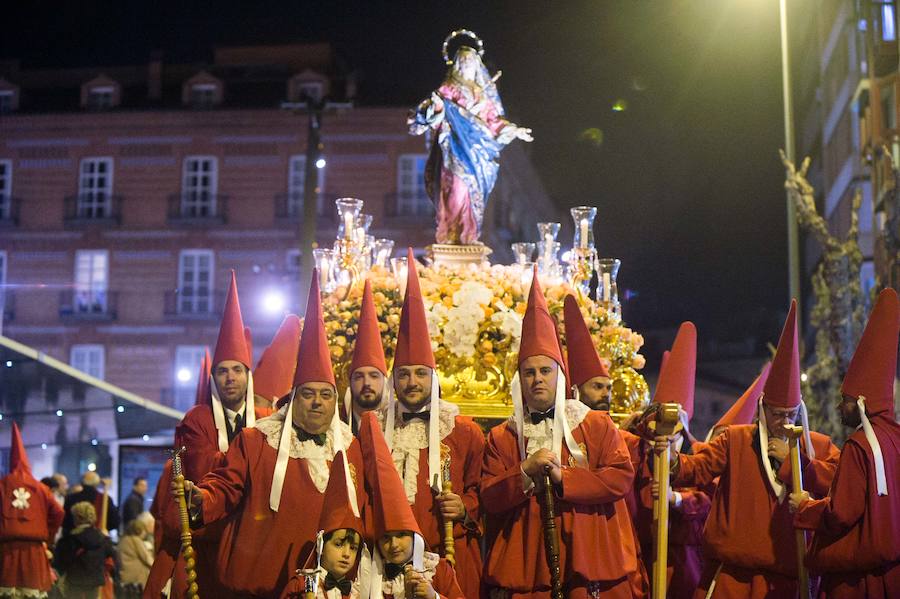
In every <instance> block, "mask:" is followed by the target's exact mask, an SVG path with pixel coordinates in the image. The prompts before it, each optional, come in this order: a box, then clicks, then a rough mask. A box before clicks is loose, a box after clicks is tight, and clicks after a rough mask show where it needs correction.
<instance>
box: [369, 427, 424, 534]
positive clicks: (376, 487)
mask: <svg viewBox="0 0 900 599" xmlns="http://www.w3.org/2000/svg"><path fill="white" fill-rule="evenodd" d="M359 444H360V450H361V451H362V456H363V464H365V469H366V484H367V485H368V487H369V488H368V490H369V500H370V503H371V507H372V527H373V528H372V530H371V531H369V532H370V533H372V536H373V538H374V539H375V540H376V541H377V540H378V539H379V538H381V537H382V536H384V533H386V532H391V531H401V530H408V531H411V532H413V533H416V534H418V535H420V536H421V535H422V531H421V530H419V524H418V523H417V522H416V517H415V516H414V515H413V512H412V509H411V508H410V507H409V501H408V500H407V499H406V491H404V490H403V482H402V481H401V480H400V475H399V474H398V473H397V469H396V467H395V466H394V460H393V458H392V457H391V450H390V449H388V446H387V443H386V442H385V440H384V435H383V434H382V432H381V427H380V426H379V425H378V419H377V417H376V416H375V412H366V413H365V414H363V416H362V421H361V422H360V425H359Z"/></svg>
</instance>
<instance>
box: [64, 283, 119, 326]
mask: <svg viewBox="0 0 900 599" xmlns="http://www.w3.org/2000/svg"><path fill="white" fill-rule="evenodd" d="M118 299H119V294H118V293H117V292H115V291H108V290H105V289H88V290H84V291H79V290H74V291H62V292H60V294H59V316H60V317H61V318H69V319H78V320H82V319H83V320H115V319H116V316H117V315H118Z"/></svg>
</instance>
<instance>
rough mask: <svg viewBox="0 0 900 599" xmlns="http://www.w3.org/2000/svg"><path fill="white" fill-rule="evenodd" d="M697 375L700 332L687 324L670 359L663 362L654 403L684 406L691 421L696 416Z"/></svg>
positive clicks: (682, 324) (692, 324)
mask: <svg viewBox="0 0 900 599" xmlns="http://www.w3.org/2000/svg"><path fill="white" fill-rule="evenodd" d="M696 373H697V328H696V327H695V326H694V323H692V322H683V323H681V326H680V327H679V328H678V334H677V335H676V336H675V342H674V343H673V344H672V350H671V352H670V353H669V357H668V359H664V360H663V367H662V369H661V370H660V372H659V381H657V383H656V393H655V394H654V395H653V402H654V403H677V404H681V407H682V408H684V411H685V412H687V415H688V418H689V419H690V418H691V417H692V416H693V415H694V380H695V378H696Z"/></svg>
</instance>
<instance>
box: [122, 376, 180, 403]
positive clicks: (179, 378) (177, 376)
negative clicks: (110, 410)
mask: <svg viewBox="0 0 900 599" xmlns="http://www.w3.org/2000/svg"><path fill="white" fill-rule="evenodd" d="M176 376H177V377H178V380H179V382H182V383H186V382H188V381H189V380H191V371H190V370H188V369H187V368H179V369H178V374H177V375H176ZM119 407H121V406H119Z"/></svg>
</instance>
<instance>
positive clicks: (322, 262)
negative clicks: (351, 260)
mask: <svg viewBox="0 0 900 599" xmlns="http://www.w3.org/2000/svg"><path fill="white" fill-rule="evenodd" d="M313 260H314V261H315V263H316V269H318V271H319V288H320V289H321V290H322V291H324V292H325V293H331V292H332V291H334V287H335V286H334V250H331V249H327V248H316V249H314V250H313Z"/></svg>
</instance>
